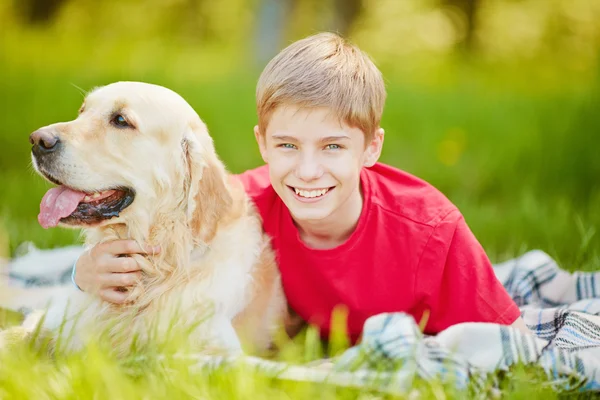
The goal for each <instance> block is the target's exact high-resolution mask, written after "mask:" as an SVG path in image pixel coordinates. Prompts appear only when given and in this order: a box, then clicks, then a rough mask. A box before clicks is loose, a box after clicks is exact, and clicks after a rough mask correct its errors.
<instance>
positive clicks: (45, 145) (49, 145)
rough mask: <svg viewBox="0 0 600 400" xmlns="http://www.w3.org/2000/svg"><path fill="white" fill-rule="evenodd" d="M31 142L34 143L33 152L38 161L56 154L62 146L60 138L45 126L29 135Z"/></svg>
mask: <svg viewBox="0 0 600 400" xmlns="http://www.w3.org/2000/svg"><path fill="white" fill-rule="evenodd" d="M29 143H31V144H32V147H31V152H32V153H33V155H34V156H35V158H36V160H37V161H38V162H39V161H42V160H43V159H44V158H47V157H48V156H52V155H54V154H55V153H56V152H57V151H58V150H60V148H61V147H62V143H61V141H60V138H59V137H58V136H57V135H55V134H54V133H53V132H52V131H51V130H49V129H45V128H42V129H38V130H37V131H35V132H33V133H32V134H31V135H29Z"/></svg>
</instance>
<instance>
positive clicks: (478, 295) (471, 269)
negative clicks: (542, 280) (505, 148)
mask: <svg viewBox="0 0 600 400" xmlns="http://www.w3.org/2000/svg"><path fill="white" fill-rule="evenodd" d="M415 289H416V290H415V291H416V295H417V298H419V299H420V300H421V301H420V303H419V308H420V309H421V311H422V312H424V313H427V312H429V315H428V322H427V325H426V328H425V332H426V333H438V332H440V331H442V330H444V329H446V328H447V327H449V326H451V325H455V324H458V323H461V322H493V323H498V324H502V325H510V324H512V323H513V322H514V321H516V320H517V318H518V317H519V316H520V310H519V308H518V307H517V305H516V304H515V302H514V301H513V299H512V298H511V297H510V296H509V295H508V293H507V292H506V290H505V288H504V286H503V285H502V283H501V282H500V281H499V280H498V279H497V277H496V275H495V273H494V269H493V267H492V264H491V262H490V260H489V258H488V257H487V255H486V253H485V251H484V249H483V247H482V246H481V244H480V243H479V242H478V241H477V239H476V238H475V236H474V235H473V233H472V232H471V230H470V229H469V227H468V226H467V223H466V222H465V220H464V218H463V216H462V215H461V214H460V212H459V211H458V210H454V211H452V212H450V213H449V214H448V215H447V216H446V217H445V218H444V219H442V221H441V222H440V223H439V224H438V225H437V226H436V228H435V229H434V231H433V233H432V234H431V237H430V238H429V241H428V244H427V247H426V250H425V251H424V253H423V256H422V258H421V261H420V263H419V266H418V270H417V281H416V288H415Z"/></svg>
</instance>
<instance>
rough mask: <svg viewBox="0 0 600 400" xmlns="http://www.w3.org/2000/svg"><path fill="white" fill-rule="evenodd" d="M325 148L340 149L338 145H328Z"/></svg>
mask: <svg viewBox="0 0 600 400" xmlns="http://www.w3.org/2000/svg"><path fill="white" fill-rule="evenodd" d="M325 148H326V149H327V150H339V149H341V148H342V146H340V145H339V144H328V145H327V146H325Z"/></svg>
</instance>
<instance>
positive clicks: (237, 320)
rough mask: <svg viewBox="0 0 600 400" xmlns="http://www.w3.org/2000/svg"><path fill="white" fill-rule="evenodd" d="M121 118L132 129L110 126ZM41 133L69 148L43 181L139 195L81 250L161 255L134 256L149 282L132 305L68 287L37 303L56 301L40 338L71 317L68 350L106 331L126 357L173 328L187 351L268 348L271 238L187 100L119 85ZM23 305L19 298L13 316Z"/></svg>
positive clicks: (275, 308)
mask: <svg viewBox="0 0 600 400" xmlns="http://www.w3.org/2000/svg"><path fill="white" fill-rule="evenodd" d="M115 112H118V113H120V114H122V115H124V116H125V117H126V118H127V119H128V121H129V122H131V124H132V125H133V127H134V128H132V129H122V128H118V127H116V126H114V125H113V124H111V122H110V119H111V116H112V115H114V113H115ZM44 129H49V130H51V131H52V132H54V134H55V135H57V136H58V137H59V138H60V140H61V143H62V146H63V147H62V148H61V150H60V154H59V155H58V157H57V158H55V159H53V161H52V163H51V164H46V163H41V162H38V160H36V159H35V157H34V165H35V167H36V169H37V170H38V171H39V172H40V173H41V174H49V175H51V176H53V177H54V178H56V179H58V180H59V181H60V182H61V183H62V184H64V185H67V186H69V187H71V188H74V189H77V190H81V191H86V192H92V191H97V190H103V189H110V188H115V187H123V186H125V187H131V188H133V189H134V190H135V192H136V195H135V200H134V202H133V203H132V204H131V205H130V206H129V207H128V208H126V209H125V210H124V211H122V212H121V213H120V215H119V216H118V217H115V218H113V219H110V220H106V221H105V222H103V223H102V224H100V225H98V226H92V227H87V228H86V229H85V230H84V232H85V237H86V245H87V246H92V245H94V244H96V243H100V242H104V241H108V240H113V239H117V238H121V239H125V238H128V239H134V240H136V241H138V242H139V243H140V244H143V243H152V244H155V245H160V246H161V247H162V251H161V252H160V253H159V254H158V255H150V256H134V257H135V258H136V261H137V262H138V263H139V265H141V267H142V269H143V274H142V276H143V277H142V279H141V281H140V282H139V284H137V285H136V286H135V287H134V289H133V290H131V291H130V299H131V301H130V302H128V303H127V304H125V305H113V304H109V303H106V302H103V301H100V300H99V299H96V298H95V297H93V296H90V295H87V294H85V293H81V292H78V291H77V290H76V289H74V288H73V287H64V288H62V289H61V290H60V293H59V294H58V295H55V296H41V297H40V299H42V298H43V299H48V298H50V297H51V298H52V301H53V303H52V305H51V306H50V309H49V311H48V313H47V314H46V320H45V321H44V326H45V328H47V329H49V330H50V331H52V332H56V331H57V328H58V326H59V324H60V323H61V321H62V320H63V313H64V311H65V309H67V308H68V310H69V311H68V312H67V319H69V322H67V323H66V325H65V326H64V327H63V329H64V333H65V334H66V335H69V334H71V333H73V334H74V336H75V337H74V340H71V343H72V345H73V346H78V345H81V343H82V340H84V339H85V338H86V336H87V335H89V334H94V333H96V332H99V331H102V330H103V329H105V330H108V331H109V332H110V333H111V334H110V338H111V340H112V342H113V347H114V348H115V349H116V350H117V351H119V352H121V353H124V352H126V351H127V349H128V346H129V345H130V342H131V340H132V338H133V337H136V338H137V339H136V340H138V341H139V340H141V341H142V343H143V342H144V341H145V340H148V339H149V336H150V333H151V332H152V333H154V334H156V335H157V336H158V337H161V336H163V335H166V334H167V332H169V329H170V328H169V327H170V326H172V324H173V318H174V317H175V321H176V322H177V323H176V326H177V327H180V328H183V329H186V328H190V329H192V328H193V329H192V330H191V332H190V334H189V336H188V340H189V343H190V345H191V346H192V347H194V348H196V349H198V350H225V351H233V352H238V351H239V349H240V347H239V341H238V339H241V340H242V342H243V343H244V344H245V345H246V346H248V347H247V348H249V349H251V350H252V351H260V350H264V349H265V348H266V347H267V346H268V345H269V344H270V340H271V338H272V334H273V332H274V330H275V329H277V328H278V327H279V326H281V324H282V323H283V316H284V315H285V308H284V304H285V301H284V298H283V294H282V290H281V286H280V279H279V275H278V271H277V266H276V264H275V259H274V255H273V253H272V250H271V248H270V245H269V239H268V237H267V236H266V235H265V233H264V232H263V231H262V227H261V221H260V217H259V216H258V214H257V212H256V211H255V209H254V208H253V205H252V203H251V201H250V200H249V198H248V196H247V195H246V194H245V192H244V189H243V187H242V186H241V184H240V183H239V182H238V181H237V179H236V178H235V177H232V176H230V175H229V174H228V173H227V171H226V170H225V167H224V165H223V163H222V162H221V161H220V160H219V158H218V157H217V155H216V153H215V149H214V146H213V141H212V138H211V137H210V135H209V133H208V131H207V129H206V126H205V124H204V123H203V122H202V121H201V119H200V118H199V117H198V115H197V113H196V112H195V111H194V110H193V109H192V107H190V105H189V104H188V103H187V102H186V101H185V100H184V99H183V98H181V97H180V96H179V95H178V94H176V93H175V92H173V91H171V90H169V89H166V88H163V87H160V86H155V85H150V84H144V83H137V82H118V83H114V84H110V85H108V86H105V87H101V88H99V89H96V90H94V91H92V92H91V93H90V94H89V95H88V96H87V97H86V99H85V101H84V104H83V105H82V107H81V110H80V114H79V116H78V117H77V119H75V120H73V121H70V122H66V123H58V124H53V125H50V126H48V127H45V128H44ZM24 298H25V297H20V296H17V297H13V298H12V299H11V303H12V304H11V306H12V307H13V308H14V307H18V306H19V301H20V300H19V299H21V300H22V299H24ZM30 299H31V298H30ZM30 299H29V300H27V301H23V303H25V304H28V303H30V302H31V301H30ZM67 304H68V307H67ZM29 305H30V304H29ZM38 305H40V304H38ZM80 311H81V313H80V316H79V317H78V318H77V319H76V320H75V319H74V318H73V317H74V316H75V314H76V313H78V312H80ZM74 321H76V322H74ZM196 324H199V325H198V326H196ZM234 329H235V330H234ZM236 333H237V334H236Z"/></svg>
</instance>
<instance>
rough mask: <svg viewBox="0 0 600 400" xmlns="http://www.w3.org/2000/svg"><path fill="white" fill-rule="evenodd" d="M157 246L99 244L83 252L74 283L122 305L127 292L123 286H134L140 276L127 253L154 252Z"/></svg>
mask: <svg viewBox="0 0 600 400" xmlns="http://www.w3.org/2000/svg"><path fill="white" fill-rule="evenodd" d="M159 252H160V247H158V246H155V247H152V246H146V247H145V248H141V247H140V246H139V245H138V244H137V243H136V242H135V241H133V240H114V241H110V242H105V243H100V244H97V245H95V246H94V247H92V248H91V249H90V250H87V251H85V252H84V253H83V254H82V255H81V257H79V260H77V264H76V267H75V277H74V280H75V283H76V284H77V286H79V287H80V288H81V290H83V291H84V292H87V293H91V294H95V295H98V296H100V298H101V299H102V300H105V301H108V302H111V303H116V304H121V303H123V302H125V300H126V299H127V296H128V293H127V292H124V291H123V288H127V287H130V286H133V285H134V284H135V283H136V282H137V280H138V279H139V278H140V277H141V269H140V266H139V265H138V263H137V262H136V261H135V259H134V258H132V257H127V256H128V255H129V254H141V255H146V254H157V253H159Z"/></svg>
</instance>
